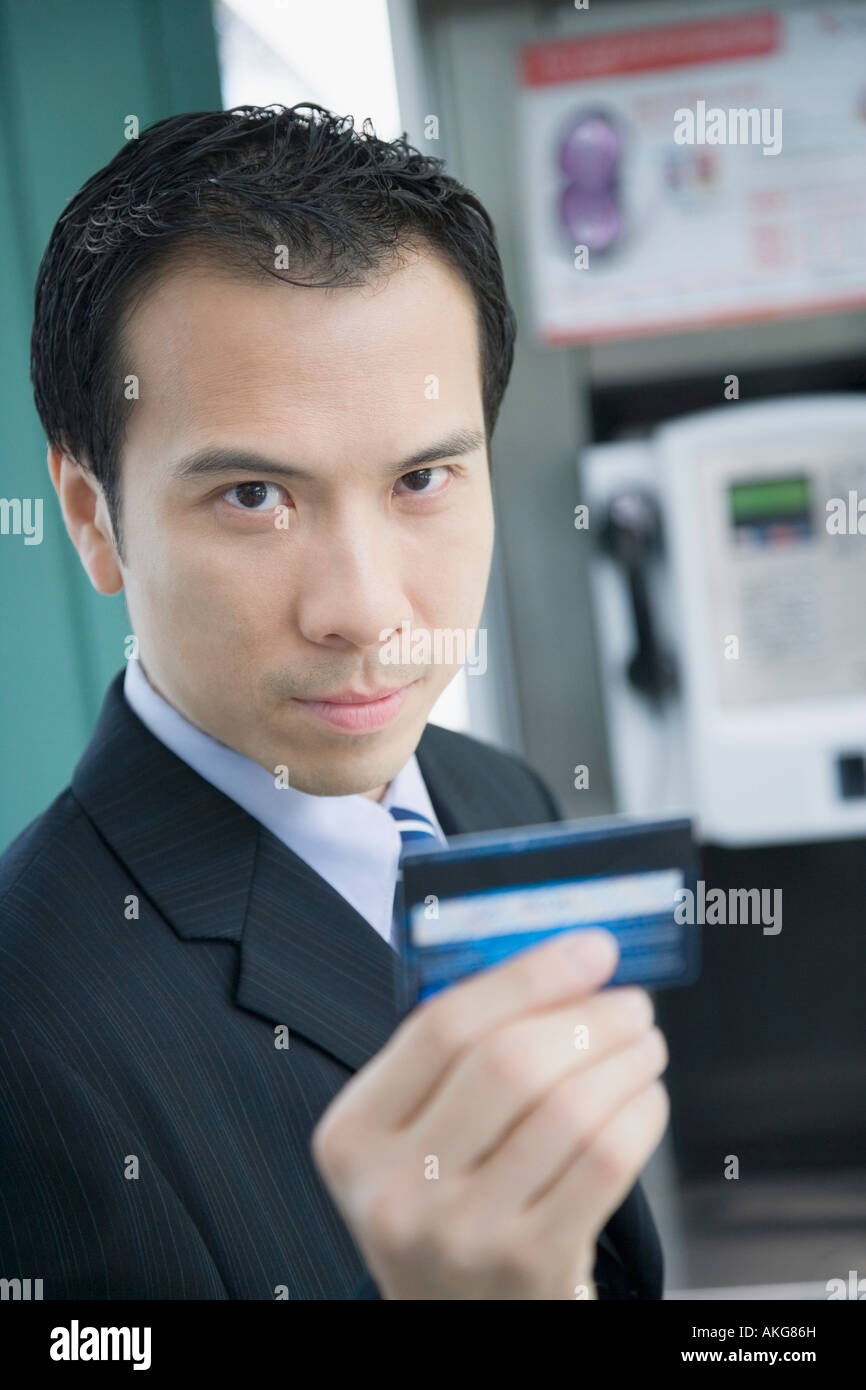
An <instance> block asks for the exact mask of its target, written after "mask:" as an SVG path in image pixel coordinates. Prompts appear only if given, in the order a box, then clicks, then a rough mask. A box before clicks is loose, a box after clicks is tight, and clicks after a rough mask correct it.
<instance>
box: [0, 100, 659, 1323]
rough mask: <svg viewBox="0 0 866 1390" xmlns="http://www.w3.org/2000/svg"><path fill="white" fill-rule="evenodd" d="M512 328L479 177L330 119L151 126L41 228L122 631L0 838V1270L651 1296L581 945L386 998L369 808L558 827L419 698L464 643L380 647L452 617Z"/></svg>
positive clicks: (654, 1082) (66, 401)
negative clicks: (99, 691) (22, 824)
mask: <svg viewBox="0 0 866 1390" xmlns="http://www.w3.org/2000/svg"><path fill="white" fill-rule="evenodd" d="M513 336H514V325H513V318H512V312H511V309H510V306H509V304H508V300H507V298H506V295H505V290H504V286H503V282H502V272H501V266H500V262H499V257H498V254H497V249H496V242H495V236H494V233H493V229H492V227H491V224H490V222H489V219H488V217H487V214H486V213H485V212H484V209H483V208H482V207H481V205H480V204H479V203H478V202H477V200H476V199H475V198H474V197H473V196H472V195H471V194H470V193H469V192H468V191H467V190H465V189H464V188H462V187H461V186H460V185H459V184H458V183H457V182H456V181H454V180H453V179H450V178H449V177H447V176H446V175H445V174H444V173H443V172H442V171H441V169H440V168H439V165H438V162H437V161H432V160H429V159H427V158H426V157H423V156H422V155H420V154H419V153H418V152H417V151H414V150H411V149H410V148H409V147H408V146H406V145H405V144H403V143H402V142H395V143H393V144H387V143H384V142H382V141H379V140H377V139H376V138H375V137H374V136H373V135H372V133H371V132H369V130H366V131H364V132H362V133H359V132H356V131H355V130H354V129H353V127H352V124H351V122H350V121H348V122H347V121H341V120H339V119H337V118H335V117H333V116H332V115H331V114H330V113H327V112H324V111H323V110H322V109H321V108H313V107H304V108H293V109H292V110H290V111H286V110H285V109H282V108H278V109H268V110H262V109H256V108H238V109H236V110H235V111H230V112H223V111H216V112H205V113H197V114H193V115H184V116H178V117H173V118H171V119H169V120H165V121H161V122H159V123H158V124H156V125H155V126H153V127H151V128H150V129H149V130H146V131H145V132H144V133H143V134H142V136H141V138H140V139H139V140H137V141H134V142H130V143H129V144H128V145H126V146H125V147H124V149H123V150H122V151H121V152H120V153H119V154H118V155H117V156H116V157H115V158H114V159H113V160H112V161H111V163H110V164H109V165H108V166H106V168H104V169H102V170H100V171H99V172H98V173H96V174H95V175H94V176H93V178H92V179H90V180H89V181H88V183H87V184H85V186H84V187H83V188H82V189H81V191H80V192H79V193H78V194H77V195H76V197H75V198H74V199H73V200H72V202H71V203H70V204H69V206H68V207H67V208H66V209H65V211H64V213H63V215H62V216H61V218H60V220H59V221H58V223H57V226H56V227H55V229H54V232H53V234H52V237H51V240H50V242H49V245H48V248H47V250H46V253H45V256H44V258H43V262H42V265H41V268H40V272H39V277H38V283H37V289H36V312H35V323H34V331H33V357H32V376H33V382H34V389H35V395H36V403H37V407H38V410H39V413H40V417H41V419H42V422H43V424H44V427H45V430H46V434H47V436H48V442H49V451H48V460H49V467H50V471H51V478H52V481H53V483H54V486H55V488H56V490H57V494H58V498H59V502H60V506H61V508H62V510H63V516H64V520H65V523H66V527H67V530H68V532H69V535H70V537H71V539H72V542H73V544H74V545H75V547H76V550H77V551H78V555H79V557H80V559H81V563H82V564H83V566H84V568H85V570H86V571H87V574H88V576H89V578H90V581H91V583H92V584H93V585H94V587H95V588H96V589H97V590H98V591H99V592H100V593H104V594H114V593H116V592H118V591H119V590H121V589H123V591H124V594H125V598H126V603H127V606H128V611H129V616H130V621H131V624H132V629H133V632H134V642H131V643H130V650H129V651H128V652H127V654H126V655H127V656H128V658H129V659H128V661H127V664H126V669H125V672H122V673H119V674H118V676H117V677H116V678H115V680H114V681H113V683H112V685H111V686H110V688H109V691H108V694H107V696H106V699H105V704H104V707H103V711H102V714H101V717H100V720H99V723H98V725H97V728H96V731H95V733H94V735H93V738H92V741H91V743H90V745H89V747H88V748H87V750H86V751H85V753H84V756H83V757H82V759H81V761H80V762H79V764H78V766H77V768H76V770H75V773H74V776H73V779H72V783H71V786H70V787H69V788H68V789H67V790H65V791H64V792H63V793H62V794H61V795H60V796H59V797H58V798H57V800H56V801H55V802H54V803H53V804H52V805H51V806H50V807H49V808H48V810H47V811H46V812H45V813H44V814H43V815H42V816H41V817H40V818H39V819H38V820H37V821H36V822H35V823H34V824H33V825H32V826H30V827H29V828H28V829H27V830H26V831H25V832H24V833H23V834H22V835H21V836H19V837H18V839H17V840H16V841H15V842H14V844H13V845H12V846H11V847H10V848H9V849H8V851H7V852H6V854H5V856H4V857H3V860H2V864H0V893H2V934H0V946H2V960H3V973H2V1020H3V1022H2V1032H0V1041H2V1046H0V1066H2V1087H0V1091H2V1095H0V1106H2V1110H3V1116H2V1129H0V1142H2V1168H0V1172H2V1185H3V1194H2V1195H3V1200H2V1203H0V1261H2V1271H0V1272H2V1274H3V1275H4V1276H5V1277H7V1278H11V1277H20V1278H22V1279H23V1278H28V1277H29V1278H41V1279H42V1280H43V1290H44V1297H46V1298H99V1299H116V1298H178V1299H179V1298H220V1299H224V1298H232V1299H268V1298H283V1297H290V1298H314V1299H319V1298H325V1299H331V1298H351V1297H356V1296H357V1297H377V1296H382V1297H388V1298H422V1299H423V1298H452V1297H453V1298H575V1297H577V1298H582V1297H589V1298H593V1297H600V1298H633V1297H634V1298H658V1297H660V1296H661V1255H660V1250H659V1246H658V1240H657V1236H656V1232H655V1228H654V1226H653V1222H652V1218H651V1216H650V1213H649V1210H648V1207H647V1205H646V1201H645V1198H644V1196H643V1193H642V1191H641V1189H640V1187H639V1185H638V1184H637V1182H636V1179H637V1175H638V1173H639V1172H640V1170H641V1168H642V1167H643V1165H644V1163H645V1162H646V1159H647V1157H648V1156H649V1154H650V1153H651V1151H652V1149H653V1148H654V1147H655V1145H656V1144H657V1143H658V1140H659V1138H660V1137H661V1134H662V1133H663V1130H664V1127H665V1124H666V1121H667V1099H666V1093H665V1091H664V1088H663V1086H662V1085H661V1083H660V1082H659V1081H658V1076H659V1073H660V1072H661V1071H662V1070H663V1068H664V1066H665V1048H664V1040H663V1039H662V1037H661V1035H660V1033H659V1031H658V1030H657V1029H654V1028H653V1027H652V1009H651V1005H650V1001H649V999H648V997H647V995H646V994H645V993H644V992H643V991H642V990H637V989H618V990H603V989H602V986H603V985H604V983H605V981H607V980H608V979H609V978H610V976H611V974H612V971H613V969H614V966H615V947H614V946H613V943H612V938H611V937H610V936H609V935H608V934H607V933H595V934H590V933H585V934H583V935H582V936H581V938H580V940H579V941H577V942H576V943H570V942H565V941H563V940H559V941H557V942H555V943H553V944H552V945H551V944H547V945H545V946H544V947H543V948H541V949H539V950H537V951H532V952H528V953H526V954H525V955H524V956H522V957H520V958H518V959H516V960H514V961H512V962H509V963H508V964H506V965H505V966H503V967H500V968H499V969H498V970H496V971H490V972H485V973H484V974H482V975H479V976H477V977H476V978H474V979H472V980H469V981H467V982H464V983H463V984H461V985H460V986H458V987H457V988H455V989H454V990H452V991H448V992H446V993H445V994H443V995H442V996H440V997H439V998H438V999H434V1000H430V1001H428V1002H427V1003H426V1004H425V1005H424V1006H423V1007H421V1008H419V1009H417V1010H414V1011H413V1012H412V1013H410V1014H409V1015H408V1017H406V1018H401V1016H400V1012H399V1009H398V1005H397V1002H396V1001H397V992H396V963H397V957H396V953H395V951H394V948H393V946H392V945H391V930H392V925H393V923H392V913H393V902H394V891H395V885H396V881H397V872H398V860H399V856H400V852H401V848H402V843H403V837H407V838H408V836H409V835H410V834H412V833H415V834H417V833H420V832H423V833H428V834H432V835H435V836H437V837H439V838H440V839H442V840H444V838H445V837H446V836H448V835H452V834H456V833H460V832H467V831H475V830H481V829H487V828H492V827H497V826H503V827H504V826H511V825H514V824H521V823H534V822H538V821H544V820H551V819H555V818H556V815H557V812H556V807H555V805H554V803H553V801H552V799H551V797H550V795H549V793H548V792H547V791H546V789H545V788H544V787H543V785H542V784H541V783H540V781H539V779H538V777H537V776H536V775H535V774H534V773H533V772H532V771H531V770H530V768H529V767H528V766H527V765H526V764H525V763H523V762H522V761H521V760H519V759H516V758H513V757H509V756H506V755H505V754H503V753H500V752H498V751H496V750H494V749H492V748H489V747H486V746H484V745H483V744H481V743H479V742H477V741H476V740H473V739H470V738H466V737H464V736H462V735H458V734H454V733H449V732H447V731H445V730H443V729H440V728H437V727H435V726H433V725H427V724H426V721H427V716H428V714H429V711H430V709H431V707H432V705H433V703H434V701H435V700H436V698H437V696H438V695H439V694H440V692H441V691H442V690H443V689H444V687H445V686H446V685H447V684H448V682H449V681H450V680H451V678H452V677H453V675H454V674H455V671H456V669H457V665H456V664H451V665H448V664H446V663H444V662H439V663H436V662H435V661H431V662H430V663H429V664H426V665H423V664H419V663H414V662H413V664H411V665H409V666H394V665H393V664H386V663H385V662H384V661H383V660H382V653H383V650H384V646H385V643H386V642H387V640H388V638H389V637H390V636H392V635H393V634H394V633H395V632H396V631H398V630H402V629H403V625H404V624H407V625H408V627H409V629H410V630H415V631H421V632H427V633H435V632H437V631H441V630H448V631H452V632H453V631H458V630H459V631H465V632H467V633H471V632H473V631H474V630H475V629H476V626H477V623H478V620H479V618H480V615H481V610H482V605H483V600H484V593H485V588H486V584H487V579H488V572H489V565H490V558H491V551H492V544H493V512H492V504H491V490H490V477H489V459H488V445H489V440H490V435H491V433H492V430H493V426H494V423H495V419H496V414H497V411H498V408H499V403H500V401H501V397H502V393H503V391H504V389H505V385H506V382H507V379H508V374H509V371H510V366H511V360H512V352H513ZM407 827H408V830H407ZM419 827H420V832H419ZM413 828H414V830H413ZM401 832H402V834H401ZM577 1021H580V1022H582V1023H585V1024H587V1026H588V1027H589V1030H590V1032H589V1035H590V1037H591V1038H592V1040H593V1045H592V1046H591V1047H590V1048H589V1049H586V1050H584V1051H578V1050H576V1049H575V1048H574V1047H573V1042H572V1040H573V1035H574V1026H575V1023H576V1022H577ZM431 1153H435V1154H436V1155H437V1156H438V1157H439V1160H440V1178H439V1180H438V1181H436V1182H433V1181H427V1180H426V1179H425V1177H424V1163H425V1158H426V1156H427V1155H429V1154H431Z"/></svg>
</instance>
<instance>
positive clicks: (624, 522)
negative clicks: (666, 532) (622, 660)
mask: <svg viewBox="0 0 866 1390" xmlns="http://www.w3.org/2000/svg"><path fill="white" fill-rule="evenodd" d="M601 545H602V548H603V549H604V551H605V552H606V554H608V555H609V556H610V557H611V559H612V560H614V561H616V562H617V563H618V564H620V565H621V566H622V567H623V570H624V573H625V578H626V582H627V584H628V591H629V598H630V600H631V607H632V614H633V617H634V627H635V637H636V639H637V647H636V649H635V652H634V654H633V656H632V657H631V658H630V659H629V662H628V666H627V675H628V679H629V682H630V684H631V685H632V686H634V688H635V690H638V691H640V693H641V694H642V695H644V696H646V697H647V699H650V700H653V701H656V702H659V703H660V702H661V701H662V700H663V699H664V698H665V696H667V695H669V694H671V693H673V691H675V690H676V688H677V672H676V666H675V664H674V660H673V657H672V656H671V654H670V653H669V652H668V651H667V650H666V649H665V648H664V647H663V646H662V644H661V643H660V642H659V639H658V636H657V633H656V623H655V619H654V617H653V612H652V604H651V601H650V590H649V566H650V564H651V561H652V558H653V556H654V555H657V554H660V553H661V550H662V525H661V515H660V513H659V508H658V504H657V503H656V501H655V499H654V498H653V497H652V496H651V495H650V494H649V493H648V492H645V491H643V490H642V489H640V488H634V487H629V488H624V489H623V490H622V491H621V492H618V493H615V494H614V496H613V497H612V498H611V500H610V503H609V505H608V511H607V516H606V518H605V522H604V525H603V528H602V533H601Z"/></svg>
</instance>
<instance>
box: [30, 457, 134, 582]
mask: <svg viewBox="0 0 866 1390" xmlns="http://www.w3.org/2000/svg"><path fill="white" fill-rule="evenodd" d="M48 471H49V473H50V474H51V481H52V483H53V484H54V489H55V491H56V493H57V497H58V499H59V501H60V510H61V511H62V513H63V520H64V522H65V524H66V530H67V531H68V533H69V538H70V540H71V541H72V544H73V545H74V546H75V549H76V550H77V551H78V558H79V559H80V561H81V563H82V565H83V566H84V568H85V570H86V571H87V577H88V579H89V580H90V582H91V584H92V585H93V587H94V589H96V591H97V592H98V593H100V594H116V593H117V592H118V591H119V590H120V589H122V588H123V575H122V573H121V569H120V562H119V560H118V557H117V546H116V544H115V541H114V533H113V531H112V527H111V519H110V517H109V515H108V506H107V504H106V501H105V496H104V494H103V491H102V488H101V487H100V486H99V483H98V482H97V481H96V479H95V478H94V477H93V476H92V474H90V473H88V472H87V470H86V469H85V468H83V467H82V466H81V464H79V463H76V461H75V459H73V458H70V456H69V454H65V453H64V452H63V450H62V449H60V448H58V447H57V445H54V444H49V446H48Z"/></svg>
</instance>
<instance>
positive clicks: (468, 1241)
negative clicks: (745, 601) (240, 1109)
mask: <svg viewBox="0 0 866 1390" xmlns="http://www.w3.org/2000/svg"><path fill="white" fill-rule="evenodd" d="M617 954H618V953H617V946H616V941H615V939H614V937H613V936H612V935H611V934H610V933H609V932H605V931H600V930H598V931H596V930H592V931H581V932H577V933H570V934H569V935H568V936H567V937H559V938H557V939H556V940H555V941H547V942H544V943H543V944H542V945H541V946H537V947H534V948H533V949H532V950H529V951H524V952H522V953H521V954H520V955H518V956H515V957H514V958H513V959H511V960H509V961H507V962H506V963H505V964H503V965H500V966H498V967H496V968H495V969H491V970H485V971H483V972H480V973H478V974H476V975H474V976H472V977H471V978H470V979H468V980H464V981H462V982H461V983H460V984H458V985H455V986H453V987H452V988H451V989H449V990H447V991H445V992H443V993H442V994H439V995H436V996H434V997H433V998H431V999H429V1000H426V1001H425V1002H424V1003H422V1004H420V1005H419V1006H418V1007H417V1008H416V1009H414V1010H413V1011H412V1013H411V1014H409V1015H408V1017H407V1018H405V1019H404V1020H403V1021H402V1023H401V1024H400V1026H399V1027H398V1028H397V1029H396V1031H395V1032H394V1034H393V1035H392V1037H391V1038H390V1039H389V1040H388V1042H387V1044H386V1045H385V1047H383V1048H382V1050H381V1051H380V1052H378V1053H377V1054H376V1056H375V1057H373V1058H372V1059H371V1060H370V1061H369V1062H368V1063H367V1065H366V1066H365V1067H363V1068H362V1069H361V1070H360V1071H358V1072H357V1073H356V1074H355V1076H353V1077H352V1079H351V1081H350V1082H349V1083H348V1084H347V1085H346V1086H345V1087H344V1088H343V1090H342V1091H341V1092H340V1094H339V1095H338V1096H337V1097H336V1099H335V1100H334V1101H333V1102H332V1104H331V1105H330V1106H329V1108H328V1109H327V1110H326V1112H325V1113H324V1115H323V1116H322V1117H321V1119H320V1121H319V1123H318V1125H317V1127H316V1129H315V1131H314V1133H313V1137H312V1152H313V1157H314V1159H315V1162H316V1166H317V1168H318V1169H319V1171H320V1173H321V1175H322V1177H323V1179H324V1181H325V1183H326V1185H327V1187H328V1189H329V1191H330V1193H331V1196H332V1197H333V1200H334V1202H335V1203H336V1204H337V1206H338V1208H339V1210H340V1212H341V1214H342V1216H343V1219H344V1220H345V1221H346V1224H347V1225H348V1227H349V1229H350V1231H351V1232H352V1235H353V1237H354V1239H355V1241H356V1243H357V1245H358V1247H359V1249H360V1250H361V1252H362V1254H363V1256H364V1258H365V1261H366V1263H367V1267H368V1269H369V1270H370V1272H371V1274H372V1275H373V1277H374V1279H375V1280H376V1282H377V1284H378V1286H379V1289H380V1291H381V1293H382V1297H383V1298H399V1299H404V1298H405V1299H464V1298H466V1299H536V1298H541V1299H573V1298H580V1297H589V1298H594V1297H595V1296H596V1293H595V1287H594V1284H593V1279H592V1271H593V1265H594V1263H595V1244H596V1238H597V1236H598V1233H599V1232H600V1231H601V1230H602V1229H603V1227H604V1226H605V1224H606V1223H607V1221H608V1219H609V1217H610V1215H611V1214H612V1213H613V1212H614V1211H616V1209H617V1207H619V1206H620V1205H621V1203H622V1202H623V1200H624V1199H625V1197H626V1195H627V1194H628V1192H629V1191H630V1190H631V1188H632V1187H633V1185H634V1183H635V1181H636V1179H637V1176H638V1174H639V1173H640V1171H641V1169H642V1168H643V1166H644V1164H645V1163H646V1161H647V1159H648V1157H649V1155H650V1154H651V1153H652V1151H653V1149H654V1148H655V1147H656V1145H657V1144H658V1142H659V1140H660V1139H661V1137H662V1134H663V1133H664V1131H665V1128H666V1126H667V1121H668V1110H669V1106H668V1097H667V1092H666V1090H665V1088H664V1086H663V1085H662V1083H661V1081H659V1080H658V1077H659V1075H660V1073H661V1072H662V1071H664V1069H665V1067H666V1066H667V1047H666V1045H665V1040H664V1036H663V1034H662V1033H661V1032H660V1031H659V1029H658V1028H655V1027H653V1006H652V1001H651V999H650V997H649V995H648V994H647V993H646V991H645V990H643V989H639V988H634V987H626V988H617V989H608V990H604V991H601V989H600V986H602V985H603V984H604V983H605V981H607V980H609V979H610V977H611V975H612V974H613V972H614V969H615V968H616V962H617Z"/></svg>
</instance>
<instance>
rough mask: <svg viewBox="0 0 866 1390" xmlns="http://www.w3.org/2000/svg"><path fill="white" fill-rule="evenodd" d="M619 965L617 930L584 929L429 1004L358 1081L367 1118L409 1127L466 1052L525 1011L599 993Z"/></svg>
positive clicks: (403, 1025)
mask: <svg viewBox="0 0 866 1390" xmlns="http://www.w3.org/2000/svg"><path fill="white" fill-rule="evenodd" d="M618 960H619V947H618V945H617V941H616V937H615V936H613V934H612V933H611V932H609V931H604V930H603V929H601V928H596V927H591V928H590V927H582V928H581V929H580V930H578V931H568V932H563V933H561V934H559V935H557V936H556V938H555V939H553V940H551V941H544V942H542V944H541V945H539V946H532V947H528V948H526V949H524V950H522V951H519V952H518V953H517V954H516V955H514V956H510V957H509V959H508V960H507V961H504V962H503V963H502V964H501V965H497V966H492V967H490V968H489V969H487V970H481V971H479V972H478V973H477V974H475V975H472V976H470V977H469V979H467V980H463V981H461V982H460V984H457V985H453V986H451V988H450V989H448V990H446V991H443V992H442V993H440V994H437V995H435V996H434V997H433V998H432V999H428V1000H425V1001H424V1002H423V1003H421V1004H419V1005H418V1007H417V1008H415V1009H413V1011H412V1013H411V1014H409V1016H408V1017H407V1018H405V1019H404V1020H403V1022H402V1023H401V1024H400V1026H399V1027H398V1028H397V1029H396V1031H395V1032H394V1033H393V1034H392V1036H391V1037H390V1038H389V1040H388V1042H387V1043H386V1044H385V1046H384V1047H383V1048H382V1050H381V1052H379V1053H378V1054H377V1056H376V1057H375V1058H373V1060H372V1061H371V1062H368V1063H367V1066H366V1067H365V1068H364V1071H363V1074H362V1075H361V1076H359V1077H358V1078H357V1079H356V1088H355V1094H356V1096H357V1098H358V1100H359V1102H360V1104H362V1105H363V1109H364V1113H365V1119H366V1120H367V1121H372V1123H373V1125H374V1126H382V1127H384V1128H397V1127H398V1126H400V1125H401V1124H405V1123H408V1121H409V1118H410V1117H411V1116H412V1115H413V1114H414V1113H415V1112H416V1111H417V1109H418V1107H419V1106H420V1105H421V1104H422V1103H423V1102H424V1100H425V1099H426V1097H427V1096H428V1095H429V1094H430V1092H431V1091H432V1090H433V1089H434V1088H435V1087H436V1086H437V1085H438V1084H439V1082H440V1081H441V1080H442V1078H443V1077H444V1076H445V1074H446V1072H447V1071H448V1070H449V1069H450V1067H451V1066H452V1065H453V1064H454V1062H455V1061H456V1060H457V1058H458V1057H460V1056H461V1055H462V1054H463V1053H464V1052H465V1051H466V1050H467V1048H470V1047H472V1046H473V1044H474V1043H476V1042H478V1041H479V1040H480V1039H481V1038H483V1037H484V1036H485V1035H486V1034H487V1033H489V1032H491V1031H492V1030H493V1029H494V1028H499V1027H501V1026H502V1025H503V1024H505V1023H509V1022H511V1021H512V1020H513V1019H516V1018H518V1017H520V1016H521V1015H522V1014H526V1013H531V1012H533V1011H535V1010H538V1009H547V1008H553V1007H555V1006H556V1005H558V1004H562V1003H564V1002H565V1001H566V1000H568V999H582V998H584V997H585V996H586V995H587V994H592V993H593V992H594V991H595V990H597V989H599V988H600V987H601V985H603V984H604V982H605V981H606V980H609V979H610V977H611V975H612V974H613V972H614V970H615V969H616V965H617V962H618Z"/></svg>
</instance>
